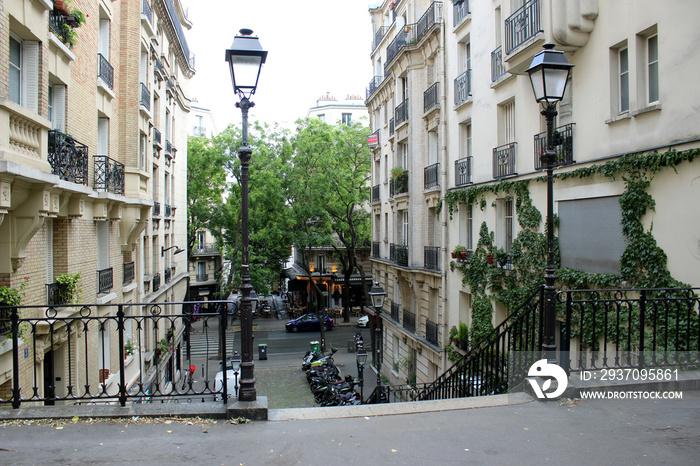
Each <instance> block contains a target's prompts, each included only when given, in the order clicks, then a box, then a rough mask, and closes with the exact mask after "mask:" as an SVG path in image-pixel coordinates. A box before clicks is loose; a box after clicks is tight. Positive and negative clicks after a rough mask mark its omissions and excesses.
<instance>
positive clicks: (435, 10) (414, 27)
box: [384, 2, 442, 76]
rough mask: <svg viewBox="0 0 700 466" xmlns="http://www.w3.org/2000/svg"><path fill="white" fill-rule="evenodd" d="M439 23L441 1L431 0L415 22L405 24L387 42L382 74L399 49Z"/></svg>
mask: <svg viewBox="0 0 700 466" xmlns="http://www.w3.org/2000/svg"><path fill="white" fill-rule="evenodd" d="M440 23H442V2H433V3H432V5H430V6H429V7H428V9H427V10H426V11H425V13H423V16H421V18H420V19H419V20H418V22H417V23H415V24H407V25H406V26H405V27H404V28H402V29H401V30H399V31H398V32H397V34H396V36H395V37H394V40H392V41H391V43H389V46H388V47H387V49H386V62H385V65H384V75H385V76H386V75H387V74H388V72H389V66H388V65H389V64H390V63H391V61H392V60H393V59H394V58H395V57H396V55H398V53H399V52H400V51H401V49H403V48H404V47H406V46H411V45H415V44H417V43H418V42H419V41H420V40H421V39H422V38H423V37H424V36H425V35H426V34H427V33H428V31H430V29H431V28H432V27H433V26H434V25H436V24H440Z"/></svg>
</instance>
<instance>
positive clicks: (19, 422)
mask: <svg viewBox="0 0 700 466" xmlns="http://www.w3.org/2000/svg"><path fill="white" fill-rule="evenodd" d="M238 419H239V422H235V423H234V422H232V424H242V423H243V421H242V420H243V419H244V418H238ZM217 422H218V420H217V419H207V418H201V417H199V416H197V417H183V418H180V417H146V416H133V417H130V418H123V417H122V418H104V417H78V416H74V417H73V418H71V419H12V420H4V421H0V427H21V426H46V427H54V428H56V429H58V428H59V427H60V428H63V427H64V426H66V425H71V424H97V423H108V424H123V425H124V427H128V425H129V424H172V423H177V424H184V425H190V426H192V425H200V426H210V425H214V424H216V423H217ZM245 422H248V419H245Z"/></svg>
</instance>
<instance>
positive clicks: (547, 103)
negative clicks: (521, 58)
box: [527, 44, 574, 363]
mask: <svg viewBox="0 0 700 466" xmlns="http://www.w3.org/2000/svg"><path fill="white" fill-rule="evenodd" d="M543 48H544V50H541V51H540V52H538V53H537V55H535V57H534V58H533V59H532V63H531V64H530V68H528V70H527V72H528V74H529V76H530V83H531V84H532V90H533V92H534V93H535V100H536V101H537V102H538V103H540V104H542V111H541V112H540V113H541V114H542V115H543V116H544V117H545V120H546V122H547V149H546V150H545V151H544V153H543V154H542V155H541V156H540V159H541V161H542V163H543V164H544V166H545V167H546V170H547V226H546V229H547V265H546V267H545V274H544V338H543V340H542V352H543V353H544V356H545V357H546V358H547V360H548V361H549V362H552V363H555V362H556V359H557V357H556V350H557V345H556V341H555V335H554V333H555V327H556V305H555V300H556V295H557V290H556V288H555V286H554V281H555V279H556V275H555V270H554V226H553V217H554V187H553V186H554V179H553V175H552V170H553V169H554V164H555V163H556V161H557V153H556V152H555V151H554V143H553V140H552V135H553V132H554V117H555V116H557V103H558V102H560V101H561V100H562V99H563V98H564V91H565V90H566V83H567V80H568V79H569V73H570V72H571V68H573V67H574V65H572V64H571V63H569V61H568V60H567V59H566V56H565V55H564V52H562V51H560V50H554V44H544V46H543Z"/></svg>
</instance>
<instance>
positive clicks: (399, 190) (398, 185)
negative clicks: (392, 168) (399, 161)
mask: <svg viewBox="0 0 700 466" xmlns="http://www.w3.org/2000/svg"><path fill="white" fill-rule="evenodd" d="M407 192H408V170H403V171H402V172H401V173H397V174H392V175H391V181H389V195H390V196H392V197H393V196H395V195H396V194H403V193H407Z"/></svg>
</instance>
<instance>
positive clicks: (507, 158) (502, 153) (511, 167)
mask: <svg viewBox="0 0 700 466" xmlns="http://www.w3.org/2000/svg"><path fill="white" fill-rule="evenodd" d="M516 144H517V143H515V142H511V143H509V144H504V145H502V146H499V147H495V148H494V149H493V177H494V178H503V177H504V176H510V175H515V174H516V171H515V146H516Z"/></svg>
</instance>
